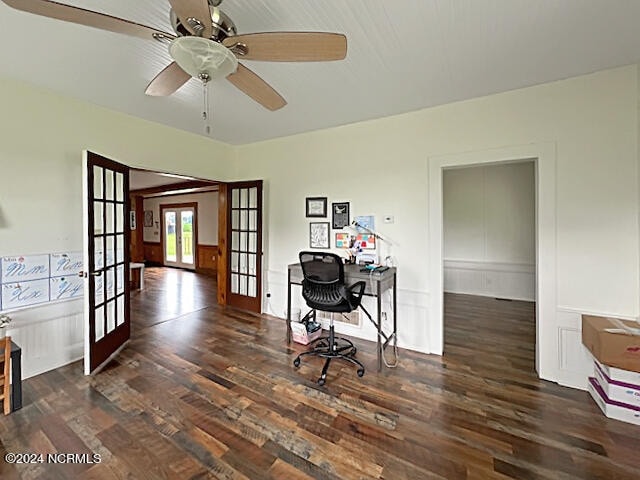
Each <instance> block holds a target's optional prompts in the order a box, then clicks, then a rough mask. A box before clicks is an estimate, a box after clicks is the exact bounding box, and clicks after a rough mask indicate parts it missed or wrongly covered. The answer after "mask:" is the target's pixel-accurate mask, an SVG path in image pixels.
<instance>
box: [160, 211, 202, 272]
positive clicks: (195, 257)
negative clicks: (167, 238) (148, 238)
mask: <svg viewBox="0 0 640 480" xmlns="http://www.w3.org/2000/svg"><path fill="white" fill-rule="evenodd" d="M159 208H160V250H161V251H162V265H164V266H165V267H167V266H169V267H170V266H172V265H167V264H166V263H165V252H164V211H165V210H175V209H178V208H193V269H194V270H195V269H196V268H197V266H198V202H185V203H161V204H160V205H159ZM176 222H177V218H176ZM176 248H177V244H176ZM180 257H181V258H182V255H181V256H180ZM178 268H182V267H178Z"/></svg>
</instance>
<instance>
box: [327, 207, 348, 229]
mask: <svg viewBox="0 0 640 480" xmlns="http://www.w3.org/2000/svg"><path fill="white" fill-rule="evenodd" d="M331 220H332V223H333V228H334V229H340V228H344V227H346V226H348V225H349V202H342V203H332V204H331Z"/></svg>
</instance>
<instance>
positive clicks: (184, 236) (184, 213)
mask: <svg viewBox="0 0 640 480" xmlns="http://www.w3.org/2000/svg"><path fill="white" fill-rule="evenodd" d="M180 232H181V242H180V246H181V254H182V263H185V264H188V265H193V263H194V262H193V250H194V249H193V243H194V238H193V210H192V209H183V210H181V211H180Z"/></svg>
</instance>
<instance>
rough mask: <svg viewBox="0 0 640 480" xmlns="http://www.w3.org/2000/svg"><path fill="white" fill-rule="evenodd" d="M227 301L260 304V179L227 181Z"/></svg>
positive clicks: (253, 307) (237, 304) (256, 307)
mask: <svg viewBox="0 0 640 480" xmlns="http://www.w3.org/2000/svg"><path fill="white" fill-rule="evenodd" d="M227 212H228V216H227V225H228V228H227V239H228V245H229V248H228V275H227V286H228V287H227V289H228V290H227V291H228V295H227V300H228V305H230V306H233V307H238V308H242V309H244V310H250V311H252V312H257V313H259V312H260V311H261V308H262V181H261V180H258V181H252V182H237V183H229V184H227Z"/></svg>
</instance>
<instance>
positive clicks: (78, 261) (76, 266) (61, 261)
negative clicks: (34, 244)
mask: <svg viewBox="0 0 640 480" xmlns="http://www.w3.org/2000/svg"><path fill="white" fill-rule="evenodd" d="M83 264H84V260H83V258H82V252H72V253H52V254H51V255H50V270H51V274H50V276H51V277H52V278H54V277H63V276H70V275H78V272H80V271H81V270H82V269H83V268H82V266H83Z"/></svg>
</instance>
